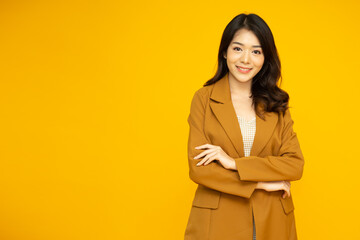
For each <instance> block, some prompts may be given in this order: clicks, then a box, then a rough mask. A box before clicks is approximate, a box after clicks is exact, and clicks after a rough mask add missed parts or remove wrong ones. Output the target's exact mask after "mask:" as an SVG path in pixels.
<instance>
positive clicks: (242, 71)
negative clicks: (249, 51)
mask: <svg viewBox="0 0 360 240" xmlns="http://www.w3.org/2000/svg"><path fill="white" fill-rule="evenodd" d="M236 68H237V69H238V70H239V71H240V72H241V73H248V72H250V71H251V69H252V68H242V67H238V66H236Z"/></svg>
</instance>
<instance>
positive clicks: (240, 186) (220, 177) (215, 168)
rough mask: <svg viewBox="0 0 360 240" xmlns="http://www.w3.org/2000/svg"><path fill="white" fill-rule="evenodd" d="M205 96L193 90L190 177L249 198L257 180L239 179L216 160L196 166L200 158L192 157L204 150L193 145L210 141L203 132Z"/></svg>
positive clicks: (190, 117)
mask: <svg viewBox="0 0 360 240" xmlns="http://www.w3.org/2000/svg"><path fill="white" fill-rule="evenodd" d="M205 98H206V97H205V95H203V93H202V92H201V89H199V90H198V91H196V92H195V94H194V97H193V99H192V102H191V108H190V115H189V117H188V123H189V127H190V132H189V139H188V163H189V176H190V179H191V180H192V181H194V182H195V183H197V184H201V185H203V186H205V187H208V188H211V189H215V190H217V191H220V192H224V193H228V194H232V195H237V196H241V197H245V198H250V196H251V194H252V193H253V191H254V190H255V188H256V185H257V182H251V181H243V180H240V177H239V174H238V173H237V172H236V171H233V170H229V169H225V168H224V167H223V166H222V165H220V164H219V163H218V162H217V161H212V162H211V163H209V164H208V165H205V166H204V165H202V166H196V164H197V163H198V162H199V161H201V159H194V157H195V156H197V155H198V154H200V153H201V152H202V151H204V150H202V149H195V147H196V146H200V145H203V144H206V143H210V141H208V140H207V138H206V136H205V134H204V118H205V102H206V99H205ZM210 144H211V143H210Z"/></svg>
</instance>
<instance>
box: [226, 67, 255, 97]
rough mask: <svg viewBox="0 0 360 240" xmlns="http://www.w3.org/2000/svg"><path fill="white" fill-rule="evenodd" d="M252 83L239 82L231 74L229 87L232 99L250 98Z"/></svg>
mask: <svg viewBox="0 0 360 240" xmlns="http://www.w3.org/2000/svg"><path fill="white" fill-rule="evenodd" d="M251 82H252V80H250V81H247V82H239V81H238V80H236V79H235V78H234V76H232V75H231V74H230V73H229V86H230V92H231V97H232V98H233V97H235V98H249V97H250V96H251Z"/></svg>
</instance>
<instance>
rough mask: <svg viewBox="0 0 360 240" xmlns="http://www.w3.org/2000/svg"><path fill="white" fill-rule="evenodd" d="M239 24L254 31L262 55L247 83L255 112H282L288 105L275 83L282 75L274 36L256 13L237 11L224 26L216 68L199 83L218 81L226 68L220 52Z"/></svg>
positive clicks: (228, 43)
mask: <svg viewBox="0 0 360 240" xmlns="http://www.w3.org/2000/svg"><path fill="white" fill-rule="evenodd" d="M243 28H245V29H247V30H250V31H252V32H253V33H254V34H255V35H256V37H257V38H258V39H259V41H260V44H261V48H262V50H263V53H264V55H265V59H264V64H263V66H262V68H261V70H260V71H259V72H258V73H257V74H256V76H254V78H253V80H252V84H251V97H252V100H253V104H254V106H255V110H256V113H257V114H258V115H259V116H260V117H262V118H263V115H262V111H263V112H277V113H280V112H283V113H284V112H285V111H286V109H287V108H288V102H289V94H288V93H287V92H285V91H284V90H282V89H280V88H279V87H278V86H277V83H278V81H279V79H280V78H282V76H281V64H280V59H279V56H278V52H277V49H276V46H275V41H274V37H273V34H272V32H271V30H270V28H269V26H268V25H267V24H266V22H265V21H264V20H263V19H262V18H261V17H259V16H258V15H256V14H245V13H242V14H239V15H237V16H236V17H234V18H233V19H232V20H231V21H230V22H229V24H228V25H227V26H226V28H225V30H224V33H223V35H222V38H221V43H220V47H219V54H218V69H217V72H216V73H215V76H214V77H213V78H211V79H210V80H208V81H207V82H206V83H205V84H204V85H203V86H208V85H211V84H213V83H215V82H217V81H219V80H220V79H221V78H223V77H224V76H225V75H226V74H227V73H228V72H229V68H228V66H227V63H226V59H225V58H224V53H226V51H227V49H228V47H229V45H230V43H231V40H232V39H233V37H234V35H235V33H236V32H237V31H238V30H240V29H243Z"/></svg>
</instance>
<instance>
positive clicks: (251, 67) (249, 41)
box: [224, 28, 265, 83]
mask: <svg viewBox="0 0 360 240" xmlns="http://www.w3.org/2000/svg"><path fill="white" fill-rule="evenodd" d="M224 57H225V58H226V62H227V66H228V68H229V78H233V79H235V80H237V81H239V82H242V83H245V82H248V81H252V79H253V77H254V76H255V75H256V74H257V73H258V72H259V71H260V70H261V67H262V66H263V64H264V59H265V57H264V54H263V52H262V48H261V46H260V42H259V40H258V38H257V37H256V35H255V34H254V33H253V32H251V31H249V30H247V29H244V28H243V29H240V30H238V31H237V32H236V33H235V35H234V38H233V39H232V41H231V42H230V45H229V47H228V49H227V52H226V54H225V56H224Z"/></svg>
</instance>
